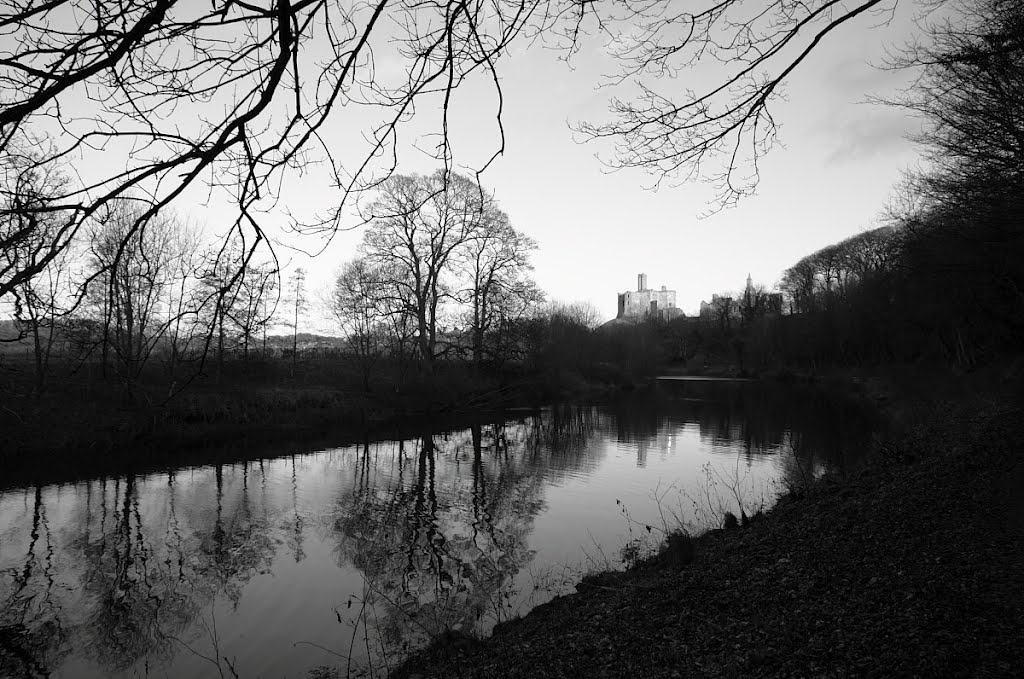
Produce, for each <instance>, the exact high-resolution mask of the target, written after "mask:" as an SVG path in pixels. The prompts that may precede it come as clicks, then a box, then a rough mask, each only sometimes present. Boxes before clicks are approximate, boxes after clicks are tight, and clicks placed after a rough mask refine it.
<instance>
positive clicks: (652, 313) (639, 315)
mask: <svg viewBox="0 0 1024 679" xmlns="http://www.w3.org/2000/svg"><path fill="white" fill-rule="evenodd" d="M682 315H683V310H682V309H680V308H679V307H677V306H676V291H675V290H669V289H668V288H666V287H665V286H664V285H663V286H661V290H651V289H650V288H648V287H647V274H645V273H642V274H638V275H637V277H636V290H627V291H626V292H620V293H619V310H618V314H616V316H615V318H616V319H621V320H628V321H637V320H643V319H645V318H660V319H663V320H672V319H673V318H678V317H680V316H682Z"/></svg>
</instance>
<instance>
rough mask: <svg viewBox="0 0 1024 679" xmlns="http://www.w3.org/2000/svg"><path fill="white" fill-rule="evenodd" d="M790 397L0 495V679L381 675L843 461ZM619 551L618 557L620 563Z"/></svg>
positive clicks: (847, 422)
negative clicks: (439, 643) (423, 649)
mask: <svg viewBox="0 0 1024 679" xmlns="http://www.w3.org/2000/svg"><path fill="white" fill-rule="evenodd" d="M873 426H874V425H873V422H872V418H871V417H870V416H869V415H868V414H866V413H865V412H863V411H862V410H861V409H859V408H858V407H856V406H855V405H853V404H851V403H849V402H845V401H842V400H840V399H837V398H833V397H830V396H827V395H825V394H823V393H820V392H816V391H813V390H810V389H794V388H787V387H782V386H779V385H775V386H771V385H764V384H761V383H756V382H753V383H738V382H728V381H685V380H663V381H659V382H658V385H657V387H656V388H654V389H651V390H642V391H639V392H636V393H633V394H630V395H627V396H624V397H621V398H618V399H615V400H614V401H612V402H609V403H605V404H601V405H582V404H573V405H559V406H552V407H549V408H546V409H543V410H540V411H523V412H521V413H512V414H510V415H508V416H507V417H506V419H504V420H502V421H486V422H479V423H478V424H477V425H475V426H472V427H470V428H467V429H462V430H458V431H447V432H435V431H423V432H422V434H421V435H420V436H418V437H415V438H412V439H408V440H404V441H377V442H367V443H364V444H360V445H349V446H343V447H337V448H331V449H325V450H315V451H309V452H308V453H305V454H301V455H291V456H287V457H268V458H264V459H257V460H251V461H248V462H241V463H236V464H226V465H216V466H205V467H203V466H200V467H189V468H179V469H169V470H166V471H163V472H159V473H151V472H147V473H145V474H142V473H140V474H137V475H131V474H129V475H124V476H120V477H107V478H83V479H82V480H79V481H76V482H73V483H64V484H60V485H48V486H33V487H26V488H17V489H10V490H6V491H3V492H2V493H0V675H2V676H5V677H6V676H18V677H20V676H52V677H73V678H75V679H78V678H85V679H87V678H91V677H139V676H154V677H207V676H209V677H233V676H237V677H241V678H242V679H248V678H250V677H275V678H276V677H311V676H324V677H326V676H346V675H350V676H382V675H384V674H386V672H387V668H388V667H390V666H392V665H393V664H394V663H396V662H397V661H398V660H400V659H401V657H402V656H403V654H405V653H406V652H407V651H408V650H411V649H414V648H416V647H417V646H418V645H421V644H423V643H424V642H425V640H427V639H428V638H429V637H430V636H431V635H433V634H436V633H437V632H438V631H440V630H443V629H448V628H455V629H460V630H462V631H465V632H469V633H475V634H486V633H487V632H488V631H489V630H490V629H491V628H492V627H493V626H494V624H495V623H497V622H500V621H502V620H506V619H508V618H510V617H513V616H517V615H521V614H523V613H525V612H527V611H528V610H529V609H530V608H532V607H533V606H536V605H538V604H540V603H543V602H544V601H547V600H549V599H550V598H551V597H553V596H555V595H557V594H560V593H565V592H570V591H572V590H573V586H574V585H575V583H576V582H578V580H579V579H580V577H581V575H582V574H583V573H585V572H587V571H589V570H595V569H600V570H603V569H607V568H618V567H622V566H623V564H624V562H628V561H630V560H631V559H634V558H636V557H637V556H642V555H643V554H645V553H649V552H650V550H651V549H653V548H654V547H655V546H656V545H657V542H658V541H659V540H660V536H661V535H662V534H663V531H664V530H666V529H673V528H677V527H679V526H682V527H684V528H685V529H687V530H689V531H690V532H699V531H701V530H704V529H706V528H708V527H715V526H717V525H719V523H720V522H721V519H722V515H723V513H724V512H725V511H731V512H734V513H736V514H739V511H740V508H741V507H742V509H743V510H744V511H745V512H746V513H748V514H751V513H753V512H755V511H757V510H758V509H768V508H769V507H770V506H771V505H772V504H773V503H774V501H775V498H776V497H777V496H778V495H779V493H780V492H783V491H785V490H786V489H787V488H788V487H790V486H792V485H800V484H802V483H805V482H806V481H807V480H808V479H810V478H813V477H815V476H818V475H820V474H822V473H825V472H828V471H834V472H842V471H844V470H848V469H850V468H852V467H853V466H854V465H856V464H857V461H858V459H859V458H860V457H861V456H862V455H863V454H864V452H865V451H866V450H867V449H868V448H869V445H870V441H871V438H872V431H873ZM624 560H625V561H624Z"/></svg>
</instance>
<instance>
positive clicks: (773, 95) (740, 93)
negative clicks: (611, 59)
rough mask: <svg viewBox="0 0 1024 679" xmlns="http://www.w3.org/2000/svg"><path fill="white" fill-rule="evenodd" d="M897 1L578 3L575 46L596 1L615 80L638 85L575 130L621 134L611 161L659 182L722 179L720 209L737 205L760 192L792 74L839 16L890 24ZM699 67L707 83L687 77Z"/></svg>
mask: <svg viewBox="0 0 1024 679" xmlns="http://www.w3.org/2000/svg"><path fill="white" fill-rule="evenodd" d="M896 2H897V0H808V1H807V2H792V1H791V0H705V1H703V2H700V1H698V2H687V3H685V4H683V5H682V6H680V3H678V2H673V0H648V1H646V2H622V3H603V4H601V3H587V2H581V3H580V7H581V9H580V14H579V15H578V18H579V22H578V23H577V24H576V25H574V26H572V27H570V30H571V33H570V38H571V39H572V43H573V45H577V44H578V41H577V38H576V36H577V35H578V31H577V26H579V25H580V24H581V23H583V21H584V19H585V18H586V17H587V16H588V15H587V14H586V12H587V10H590V11H591V12H592V14H593V15H594V16H595V17H596V20H597V22H598V24H599V25H600V26H601V28H602V29H603V30H604V32H605V33H606V34H607V35H608V36H609V42H610V43H611V51H612V53H613V54H614V56H616V57H617V58H618V60H619V63H620V64H621V70H620V71H619V73H618V74H616V75H615V76H614V77H613V78H612V80H611V84H615V85H624V84H626V85H629V86H630V87H631V88H632V89H631V90H630V91H629V93H628V94H627V95H626V96H623V97H621V98H614V99H612V102H611V114H612V119H611V120H610V121H608V122H601V123H584V124H582V125H580V126H579V130H580V131H581V132H582V133H583V134H584V135H585V136H586V137H588V138H610V139H613V140H615V141H616V143H617V147H616V149H617V152H616V156H615V158H614V159H612V160H611V161H610V164H611V165H612V166H613V167H616V168H630V167H635V168H642V169H644V170H647V171H648V172H650V173H652V174H653V175H654V176H655V178H656V184H661V182H662V181H664V180H665V179H669V180H674V179H681V180H688V179H695V178H704V179H707V180H709V181H711V182H712V183H713V184H714V185H715V186H716V188H717V196H716V201H715V206H716V207H718V208H721V207H726V206H729V205H732V204H735V203H736V202H737V201H739V200H740V199H742V198H743V197H744V196H748V195H750V194H751V193H752V192H753V191H754V189H755V188H756V186H757V182H758V172H759V161H760V159H761V157H762V156H763V155H764V154H765V153H767V152H768V150H769V149H771V147H772V146H774V145H775V143H776V140H777V125H776V120H775V118H774V117H773V115H772V113H771V110H770V106H771V104H772V103H774V102H776V101H777V100H778V99H779V98H780V97H781V96H782V95H783V89H784V86H785V83H786V81H787V79H788V78H789V77H790V76H791V75H792V74H793V72H794V71H795V70H796V69H797V68H799V67H800V66H801V64H803V63H804V62H806V61H807V60H808V58H809V57H810V55H811V54H812V53H813V52H814V51H815V50H816V49H817V47H818V46H819V45H820V44H821V43H822V41H823V40H825V39H826V38H828V37H829V36H830V34H832V33H834V32H836V31H837V30H839V29H840V27H842V26H843V25H844V24H847V23H852V22H853V21H854V20H857V19H861V21H873V22H874V23H878V22H879V20H882V21H884V20H885V19H886V18H887V17H888V15H889V14H890V13H891V12H892V11H893V9H894V7H895V5H896ZM864 15H874V16H873V17H872V16H864ZM699 66H703V67H707V73H708V75H709V76H710V77H709V78H708V79H707V82H708V83H709V84H708V85H706V86H703V87H702V88H691V86H687V85H685V84H681V83H684V81H683V79H682V78H681V76H682V75H683V74H689V73H691V72H692V71H694V70H695V69H696V68H697V67H699ZM696 79H699V76H698V78H695V80H696Z"/></svg>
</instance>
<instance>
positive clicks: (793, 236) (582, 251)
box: [285, 4, 918, 330]
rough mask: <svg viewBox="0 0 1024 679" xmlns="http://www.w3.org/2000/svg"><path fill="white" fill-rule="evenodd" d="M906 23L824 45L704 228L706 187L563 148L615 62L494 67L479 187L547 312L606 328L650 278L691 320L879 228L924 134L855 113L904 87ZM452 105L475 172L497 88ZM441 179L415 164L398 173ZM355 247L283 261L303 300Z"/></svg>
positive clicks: (596, 58)
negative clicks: (658, 182)
mask: <svg viewBox="0 0 1024 679" xmlns="http://www.w3.org/2000/svg"><path fill="white" fill-rule="evenodd" d="M911 11H913V10H912V8H911V7H908V6H906V5H905V4H904V6H902V7H900V8H899V12H898V13H897V14H896V16H895V17H894V18H893V20H892V21H891V22H890V23H889V25H887V26H877V24H878V18H877V17H863V18H860V19H859V20H856V21H855V22H853V23H852V24H849V25H847V26H846V27H844V29H843V30H841V31H840V32H839V33H837V34H833V36H832V40H831V41H826V42H825V43H823V44H822V46H821V47H820V48H819V50H818V51H817V52H816V53H815V55H814V57H813V59H811V61H810V62H808V63H805V64H804V65H802V66H801V68H800V69H798V70H797V71H796V72H795V73H794V75H793V77H792V78H791V79H790V80H789V82H788V85H787V88H786V95H787V101H785V102H782V103H781V104H779V105H777V106H776V107H775V108H774V109H773V112H774V114H775V116H776V119H777V121H778V122H779V123H780V127H781V132H780V140H781V142H782V145H780V146H779V147H776V148H775V149H774V150H772V151H771V153H770V154H769V156H768V157H767V158H766V159H765V162H764V164H763V166H762V172H761V182H760V185H759V188H758V191H757V194H756V195H755V196H753V197H751V198H749V199H746V200H744V201H742V202H741V203H740V205H739V206H738V207H736V208H732V209H728V210H725V211H722V212H719V213H717V214H714V215H712V216H708V217H705V218H700V215H701V214H702V213H704V212H705V211H706V208H707V206H708V201H709V199H710V197H711V195H712V192H711V188H710V187H708V186H706V185H701V184H687V185H683V186H679V187H671V186H665V187H663V188H661V189H659V190H658V191H651V190H648V189H645V187H646V186H649V185H650V184H651V183H652V178H651V177H650V176H648V175H645V174H644V173H643V172H641V171H632V170H630V171H617V172H611V171H609V169H608V167H607V165H605V164H604V163H602V162H601V160H600V159H599V158H598V156H599V155H601V154H604V155H605V156H608V155H609V154H610V153H611V151H612V147H611V146H610V145H604V146H602V145H600V144H595V143H580V141H579V140H578V135H574V134H573V132H572V130H571V125H572V124H573V123H574V122H577V121H580V120H601V119H605V117H606V115H605V114H606V112H607V96H608V93H607V92H606V91H605V90H601V89H598V88H597V87H596V83H598V82H600V76H601V74H602V73H603V72H607V71H608V70H609V69H610V68H611V67H612V66H613V64H612V62H611V61H610V59H609V58H608V57H607V56H606V55H605V53H604V52H603V50H602V49H601V48H600V45H596V44H595V45H591V46H590V49H588V50H584V51H582V52H581V53H580V54H578V55H577V56H576V58H575V59H574V60H573V63H572V68H570V67H569V66H568V65H566V64H565V63H564V62H563V61H561V60H560V59H559V56H560V54H559V53H557V52H555V51H552V50H547V49H542V48H538V47H537V46H533V47H531V48H529V49H520V50H517V51H516V52H515V53H513V54H512V55H511V56H510V58H509V59H508V60H507V61H506V62H505V63H504V67H503V68H502V69H501V74H502V90H503V94H504V115H503V119H502V120H503V125H504V128H505V133H506V150H505V152H504V154H503V155H502V156H501V157H499V158H498V159H497V160H496V161H495V162H494V164H493V165H492V166H491V167H490V168H489V169H488V170H487V172H486V173H485V174H484V175H483V178H482V180H483V183H484V185H485V186H486V187H487V188H489V189H491V190H493V191H494V192H495V194H496V197H497V199H498V201H499V203H500V205H501V207H502V209H504V210H505V212H507V213H508V214H509V216H510V217H511V219H512V223H513V225H514V226H515V227H516V228H517V229H519V230H520V231H522V232H524V233H526V234H528V235H530V236H531V237H533V238H534V239H535V240H536V241H537V242H538V244H539V250H538V251H537V252H536V253H535V254H534V257H533V263H534V267H535V270H534V276H535V278H536V280H537V283H538V284H539V285H540V287H541V288H542V289H544V290H545V291H546V292H547V293H548V295H549V297H550V298H551V299H554V300H560V301H565V302H576V301H581V302H589V303H591V304H593V305H594V306H595V307H596V308H597V309H598V310H599V311H600V312H601V314H602V315H603V317H604V318H605V319H610V318H613V317H614V316H615V313H616V302H617V297H616V295H617V293H619V292H623V291H625V290H631V289H635V287H636V280H637V274H638V273H646V274H647V275H648V281H649V284H650V286H651V287H655V288H659V287H661V286H662V285H665V286H667V287H668V288H669V289H674V290H676V291H677V300H678V302H677V303H678V305H679V306H680V307H681V308H682V309H683V310H684V311H685V312H686V313H687V314H695V313H697V312H698V310H699V307H700V302H701V300H703V299H710V297H711V295H712V294H713V293H722V292H729V291H736V290H741V289H742V288H743V286H744V284H745V281H746V278H747V275H748V273H749V274H750V275H752V276H753V279H754V281H755V282H756V283H761V284H764V285H766V286H769V287H771V286H773V285H775V284H776V283H777V282H778V281H779V279H780V278H781V275H782V272H783V271H784V270H785V269H786V268H788V267H789V266H791V265H792V264H794V263H795V262H796V261H797V260H799V259H800V258H801V257H803V256H804V255H806V254H809V253H811V252H813V251H814V250H817V249H818V248H821V247H823V246H826V245H828V244H831V243H834V242H837V241H839V240H842V239H844V238H846V237H848V236H851V235H853V234H856V233H858V232H860V231H863V230H866V229H870V228H874V227H875V226H877V225H878V216H879V213H880V211H881V210H882V208H883V206H884V204H885V202H886V200H887V197H888V195H889V193H890V191H891V189H892V187H893V185H894V184H895V183H896V182H897V181H898V180H899V178H900V173H901V172H902V171H903V170H904V169H906V168H909V167H912V166H913V165H914V164H915V162H916V159H917V153H916V152H915V150H914V148H913V147H912V145H911V144H910V143H909V142H908V141H907V140H906V139H905V135H906V134H907V133H910V132H913V131H915V130H916V129H917V127H918V123H917V121H916V120H914V119H912V118H909V117H907V116H906V114H905V113H903V112H902V111H899V110H896V109H893V108H889V107H885V106H881V105H878V104H870V103H866V102H865V99H866V97H867V96H868V95H870V94H876V95H886V94H892V93H893V92H894V91H895V90H896V88H897V87H899V86H900V85H902V84H904V83H905V82H906V80H907V77H908V75H907V74H905V73H892V72H888V71H884V70H881V69H879V68H878V67H877V65H878V64H881V63H882V61H883V58H884V56H885V50H886V49H887V48H893V47H898V46H899V45H901V44H903V42H904V41H905V40H906V38H907V36H908V35H909V34H910V29H911V26H912V25H911V22H910V19H911V15H910V13H911ZM455 103H456V107H455V111H456V113H455V117H454V118H453V125H452V126H453V129H455V130H457V132H456V133H455V135H454V139H453V143H454V147H455V152H456V154H457V159H458V160H462V161H465V162H466V163H467V164H472V163H471V162H470V161H472V162H480V161H482V160H484V159H485V158H486V157H487V156H488V155H489V154H490V153H491V152H492V151H493V149H494V145H495V143H496V141H495V140H496V136H495V126H494V114H493V111H494V103H495V98H494V95H493V90H492V89H490V88H488V87H486V86H485V84H484V83H482V82H479V81H478V82H477V83H474V82H470V83H468V84H467V86H466V87H465V89H464V90H460V91H459V92H458V93H457V95H456V102H455ZM463 154H465V155H463ZM435 167H436V164H435V163H434V162H433V161H432V160H430V159H429V158H427V157H425V156H424V155H422V154H417V153H415V152H413V153H406V154H404V155H403V156H402V157H401V159H400V165H399V171H405V172H412V171H416V172H430V171H431V170H432V169H434V168H435ZM360 238H361V234H360V232H358V231H353V232H348V233H340V234H338V235H337V236H336V237H335V238H334V239H333V240H332V242H331V243H330V244H329V245H328V246H327V247H326V249H325V250H324V252H323V253H322V254H321V255H320V256H318V257H317V258H316V259H307V258H306V257H304V256H302V255H300V254H298V253H289V254H288V255H286V257H285V259H286V260H288V261H289V264H290V266H296V265H299V264H301V265H302V266H304V267H306V268H307V270H308V271H309V280H310V282H311V284H312V286H313V287H321V288H322V287H326V286H328V285H329V282H330V280H331V277H332V276H333V274H334V272H335V271H336V270H337V268H338V267H339V266H340V264H341V263H342V262H344V261H346V260H348V259H351V258H352V257H353V256H355V249H356V247H357V246H358V243H359V239H360ZM324 329H325V330H326V329H327V328H324Z"/></svg>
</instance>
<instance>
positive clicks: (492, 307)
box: [460, 207, 537, 364]
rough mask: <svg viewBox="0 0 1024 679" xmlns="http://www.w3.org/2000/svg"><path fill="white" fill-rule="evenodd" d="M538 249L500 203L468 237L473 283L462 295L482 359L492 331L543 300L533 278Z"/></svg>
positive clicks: (466, 264)
mask: <svg viewBox="0 0 1024 679" xmlns="http://www.w3.org/2000/svg"><path fill="white" fill-rule="evenodd" d="M536 249H537V243H536V242H535V241H534V240H533V239H532V238H530V237H529V236H526V235H524V234H522V233H519V232H518V231H516V230H515V229H514V228H512V224H511V223H510V222H509V219H508V215H506V214H505V213H504V212H502V211H501V210H498V209H497V208H496V207H494V208H492V209H490V210H488V213H487V214H486V215H485V216H484V218H483V219H481V220H480V222H479V227H478V229H477V232H476V233H475V234H474V235H473V237H472V238H470V239H469V240H468V241H467V242H466V245H465V247H464V248H463V251H462V253H461V259H462V268H463V269H464V272H465V273H464V275H465V279H466V285H467V287H466V288H465V289H464V290H463V291H462V292H461V295H460V297H461V298H462V299H464V300H465V301H466V302H467V305H468V306H469V311H468V312H467V315H468V318H469V331H470V343H471V350H472V355H473V360H474V362H476V363H477V364H480V363H482V362H483V361H484V350H485V344H484V340H485V338H486V336H487V335H488V333H490V332H491V331H492V330H496V329H498V327H499V326H500V325H501V324H502V323H503V322H508V321H509V320H511V319H512V318H521V317H522V315H523V314H524V313H525V311H526V307H527V306H528V305H529V304H531V303H534V302H536V301H537V299H536V295H535V292H536V286H535V285H531V283H532V281H531V280H530V279H529V272H530V270H532V268H533V267H532V266H531V264H530V253H531V252H532V251H534V250H536ZM492 358H493V356H492Z"/></svg>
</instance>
